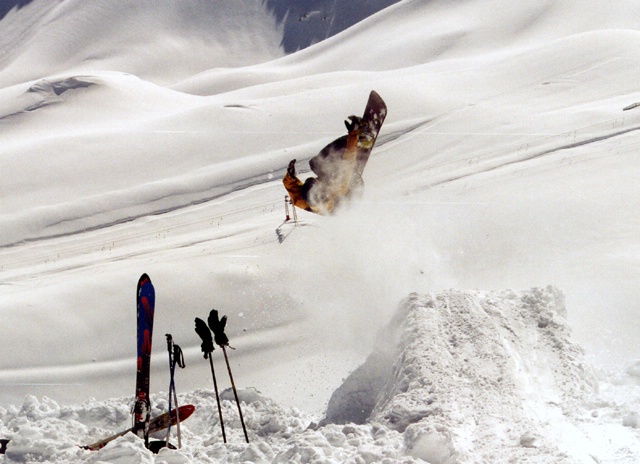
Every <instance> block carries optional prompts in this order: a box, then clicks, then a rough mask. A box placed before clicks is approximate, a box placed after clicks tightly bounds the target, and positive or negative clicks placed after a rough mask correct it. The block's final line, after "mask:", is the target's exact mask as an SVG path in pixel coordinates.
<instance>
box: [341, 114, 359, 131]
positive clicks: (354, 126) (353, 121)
mask: <svg viewBox="0 0 640 464" xmlns="http://www.w3.org/2000/svg"><path fill="white" fill-rule="evenodd" d="M344 125H345V126H347V131H349V133H351V132H354V131H357V130H358V129H360V128H361V127H363V126H364V119H362V118H361V117H359V116H353V115H352V116H349V118H348V120H346V121H345V122H344Z"/></svg>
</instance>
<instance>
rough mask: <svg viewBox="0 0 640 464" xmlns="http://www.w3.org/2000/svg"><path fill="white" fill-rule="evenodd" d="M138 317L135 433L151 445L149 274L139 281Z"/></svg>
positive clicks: (152, 292)
mask: <svg viewBox="0 0 640 464" xmlns="http://www.w3.org/2000/svg"><path fill="white" fill-rule="evenodd" d="M136 306H137V317H138V324H137V326H138V331H137V334H138V360H137V373H136V396H135V404H134V406H133V410H132V415H133V433H135V434H136V435H137V436H139V437H140V438H142V439H144V444H145V446H148V444H149V422H150V419H151V402H150V400H149V376H150V369H151V337H152V335H153V315H154V311H155V290H154V288H153V284H152V283H151V279H150V278H149V276H148V275H147V274H142V276H140V279H139V280H138V288H137V292H136Z"/></svg>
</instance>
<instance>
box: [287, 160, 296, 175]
mask: <svg viewBox="0 0 640 464" xmlns="http://www.w3.org/2000/svg"><path fill="white" fill-rule="evenodd" d="M287 174H289V175H290V176H291V177H295V176H296V160H295V159H292V160H291V161H289V166H287Z"/></svg>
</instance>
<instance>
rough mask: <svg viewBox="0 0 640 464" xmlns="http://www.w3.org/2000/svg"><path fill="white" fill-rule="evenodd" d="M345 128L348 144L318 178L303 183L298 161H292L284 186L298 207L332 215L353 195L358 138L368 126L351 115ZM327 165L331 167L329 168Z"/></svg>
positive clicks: (360, 119) (338, 152) (340, 149)
mask: <svg viewBox="0 0 640 464" xmlns="http://www.w3.org/2000/svg"><path fill="white" fill-rule="evenodd" d="M345 125H346V126H347V131H348V135H347V138H346V145H345V146H344V147H339V148H337V150H336V153H332V154H331V156H332V161H331V163H330V164H329V163H325V165H324V168H323V171H322V172H320V173H318V174H319V175H318V177H309V178H308V179H306V180H305V181H304V182H302V181H301V180H300V179H299V178H298V177H297V175H296V166H295V165H296V160H295V159H293V160H291V161H290V162H289V166H288V167H287V172H286V174H285V175H284V178H283V179H282V183H283V184H284V186H285V188H286V189H287V192H289V197H290V198H291V203H292V204H293V205H294V206H297V207H298V208H300V209H304V210H306V211H311V212H314V213H318V214H328V213H330V212H332V211H333V210H334V209H335V207H336V206H337V205H338V204H339V202H340V200H341V199H342V198H344V197H345V196H346V195H347V194H348V193H349V192H350V190H351V186H352V185H351V184H352V178H353V177H354V174H356V161H357V155H358V138H359V135H360V132H361V129H362V128H364V127H366V123H365V122H364V120H363V119H362V118H360V117H358V116H349V119H348V120H347V121H345ZM327 148H329V147H327ZM325 150H326V149H325ZM310 164H311V163H310ZM327 166H330V168H329V169H327ZM312 169H313V164H312ZM314 171H315V170H314ZM356 176H357V175H356ZM357 177H359V176H357ZM360 182H361V180H360Z"/></svg>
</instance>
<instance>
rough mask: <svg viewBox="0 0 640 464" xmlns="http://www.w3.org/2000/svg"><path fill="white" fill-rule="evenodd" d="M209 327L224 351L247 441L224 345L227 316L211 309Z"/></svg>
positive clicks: (225, 341) (247, 438) (226, 342)
mask: <svg viewBox="0 0 640 464" xmlns="http://www.w3.org/2000/svg"><path fill="white" fill-rule="evenodd" d="M207 322H208V323H209V328H210V329H211V331H212V332H213V334H214V339H215V342H216V345H218V346H219V347H220V348H222V352H223V353H224V360H225V361H226V363H227V370H228V371H229V379H230V380H231V388H232V389H233V395H234V396H235V399H236V405H238V414H239V415H240V423H241V424H242V430H243V431H244V438H245V440H246V441H247V443H249V436H248V435H247V428H246V427H245V425H244V418H243V417H242V409H241V408H240V400H239V399H238V392H237V391H236V384H235V382H234V381H233V375H232V374H231V365H230V364H229V358H228V357H227V350H226V347H227V346H229V337H227V335H226V334H225V333H224V328H225V326H226V325H227V316H222V318H218V311H216V310H215V309H212V310H211V312H210V313H209V319H208V320H207Z"/></svg>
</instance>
